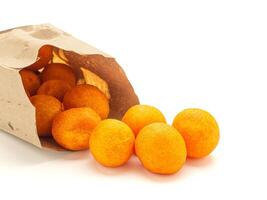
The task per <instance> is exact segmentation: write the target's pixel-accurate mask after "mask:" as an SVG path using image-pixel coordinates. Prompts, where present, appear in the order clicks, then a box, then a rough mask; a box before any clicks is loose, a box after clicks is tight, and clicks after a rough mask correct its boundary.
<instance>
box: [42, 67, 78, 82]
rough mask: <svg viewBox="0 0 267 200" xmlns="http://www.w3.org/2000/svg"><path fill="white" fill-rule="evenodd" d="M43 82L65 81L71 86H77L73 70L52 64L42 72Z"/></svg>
mask: <svg viewBox="0 0 267 200" xmlns="http://www.w3.org/2000/svg"><path fill="white" fill-rule="evenodd" d="M41 79H42V81H43V82H45V81H48V80H63V81H66V82H67V83H69V84H70V85H71V86H74V85H76V75H75V73H74V71H73V69H72V68H71V67H69V66H67V65H65V64H61V63H51V64H49V65H47V66H46V67H45V68H44V70H43V71H42V72H41Z"/></svg>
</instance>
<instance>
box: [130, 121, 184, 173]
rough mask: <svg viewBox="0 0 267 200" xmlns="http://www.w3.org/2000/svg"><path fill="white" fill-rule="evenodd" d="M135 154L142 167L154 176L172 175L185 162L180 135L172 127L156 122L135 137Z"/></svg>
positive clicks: (182, 140)
mask: <svg viewBox="0 0 267 200" xmlns="http://www.w3.org/2000/svg"><path fill="white" fill-rule="evenodd" d="M135 152H136V155H137V157H138V158H139V160H140V161H141V163H142V164H143V166H144V167H145V168H146V169H148V170H149V171H151V172H153V173H156V174H173V173H176V172H177V171H179V169H181V167H182V166H183V164H184V162H185V160H186V146H185V142H184V139H183V137H182V136H181V134H180V133H179V132H178V131H177V130H176V129H175V128H173V127H172V126H169V125H167V124H165V123H161V122H156V123H152V124H149V125H147V126H145V127H144V128H143V129H142V130H141V131H140V132H139V134H138V135H137V138H136V141H135Z"/></svg>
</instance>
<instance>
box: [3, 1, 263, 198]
mask: <svg viewBox="0 0 267 200" xmlns="http://www.w3.org/2000/svg"><path fill="white" fill-rule="evenodd" d="M45 22H49V23H52V24H53V25H55V26H58V27H59V28H61V29H63V30H65V31H66V32H69V33H71V34H73V35H74V36H76V37H78V38H80V39H82V40H84V41H86V42H88V43H90V44H92V45H94V46H96V47H98V48H99V49H101V50H103V51H105V52H107V53H109V54H111V55H113V56H114V57H116V58H117V61H118V62H119V63H120V64H121V65H122V66H123V68H124V70H125V71H126V73H127V75H128V77H129V79H130V80H131V82H132V84H133V86H134V88H135V90H136V92H137V93H138V95H139V97H140V100H141V103H145V104H151V105H154V106H156V107H158V108H159V109H160V110H162V112H163V113H164V114H165V115H166V117H167V118H168V120H169V123H171V121H172V119H173V117H174V116H175V115H176V114H177V113H178V112H179V111H181V110H182V109H184V108H187V107H199V108H203V109H206V110H208V111H209V112H211V113H212V114H213V115H214V116H215V118H216V119H217V121H218V123H219V126H220V130H221V140H220V143H219V146H218V147H217V149H216V150H215V151H214V152H213V153H212V155H210V156H209V157H207V158H205V159H202V160H188V161H187V162H186V164H185V166H184V168H183V169H182V170H181V171H180V172H179V173H178V174H175V175H172V176H159V175H154V174H151V173H149V172H147V171H146V170H145V169H143V168H142V166H141V165H140V163H139V162H138V160H137V159H136V158H132V159H131V160H130V162H129V163H128V164H127V165H126V166H123V167H121V168H118V169H107V168H104V167H101V166H100V165H99V164H97V163H96V162H95V161H94V160H93V159H92V156H91V155H90V154H89V152H87V151H85V152H77V153H70V152H61V153H60V152H50V151H44V150H39V149H37V148H35V147H33V146H32V145H29V144H26V143H25V142H22V141H20V140H19V139H16V138H15V137H13V136H10V135H8V134H6V133H3V132H0V198H1V199H11V198H16V199H18V198H28V199H46V200H48V199H53V198H58V199H75V200H77V199H100V198H104V199H135V200H136V199H206V200H208V199H230V198H231V199H232V198H236V199H237V198H238V199H241V198H242V199H244V198H247V199H266V198H267V195H266V180H267V172H266V170H267V164H266V153H267V149H266V144H267V131H266V126H267V96H266V90H267V89H266V88H267V72H266V70H265V69H266V68H267V65H266V64H267V59H266V58H267V57H266V55H267V4H266V1H258V0H251V1H248V0H240V1H238V0H223V1H216V0H202V1H199V0H196V1H193V0H187V1H167V0H165V1H151V2H149V1H137V0H135V1H131V2H130V1H128V2H127V1H126V0H124V1H106V2H104V1H99V0H98V1H88V0H84V1H82V0H75V1H60V0H58V1H55V0H53V1H52V0H51V1H49V0H45V1H37V0H32V1H26V0H18V1H12V0H8V1H4V0H3V1H1V2H0V29H1V30H3V29H7V28H12V27H15V26H20V25H28V24H38V23H45ZM264 190H265V191H264Z"/></svg>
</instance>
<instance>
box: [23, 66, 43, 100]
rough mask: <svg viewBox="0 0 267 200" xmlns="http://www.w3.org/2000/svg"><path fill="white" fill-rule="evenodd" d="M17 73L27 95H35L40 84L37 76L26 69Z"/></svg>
mask: <svg viewBox="0 0 267 200" xmlns="http://www.w3.org/2000/svg"><path fill="white" fill-rule="evenodd" d="M19 73H20V76H21V80H22V84H23V86H24V89H25V91H26V93H27V95H28V96H32V95H35V94H36V92H37V90H38V88H39V87H40V84H41V81H40V79H39V76H38V75H37V74H36V73H35V72H33V71H31V70H28V69H22V70H20V72H19Z"/></svg>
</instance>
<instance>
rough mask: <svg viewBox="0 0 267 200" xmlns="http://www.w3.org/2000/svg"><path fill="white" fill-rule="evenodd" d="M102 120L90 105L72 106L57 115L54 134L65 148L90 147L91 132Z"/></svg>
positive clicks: (81, 148)
mask: <svg viewBox="0 0 267 200" xmlns="http://www.w3.org/2000/svg"><path fill="white" fill-rule="evenodd" d="M100 121H101V118H100V116H99V115H98V114H97V113H96V112H95V111H94V110H93V109H91V108H89V107H83V108H72V109H69V110H66V111H64V112H62V113H60V114H58V115H57V116H56V117H55V119H54V121H53V126H52V136H53V138H54V139H55V141H56V142H57V143H58V144H59V145H60V146H62V147H64V148H65V149H68V150H73V151H78V150H84V149H88V147H89V138H90V135H91V132H92V130H93V129H94V128H95V127H96V125H97V124H98V123H99V122H100Z"/></svg>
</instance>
